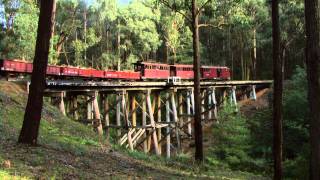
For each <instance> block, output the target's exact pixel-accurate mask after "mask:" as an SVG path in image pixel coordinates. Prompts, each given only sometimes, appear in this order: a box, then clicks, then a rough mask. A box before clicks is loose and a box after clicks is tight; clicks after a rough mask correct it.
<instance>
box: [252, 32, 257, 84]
mask: <svg viewBox="0 0 320 180" xmlns="http://www.w3.org/2000/svg"><path fill="white" fill-rule="evenodd" d="M252 43H253V48H252V79H253V80H256V79H257V77H256V76H257V30H256V28H255V27H254V28H253V42H252Z"/></svg>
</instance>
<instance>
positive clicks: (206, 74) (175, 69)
mask: <svg viewBox="0 0 320 180" xmlns="http://www.w3.org/2000/svg"><path fill="white" fill-rule="evenodd" d="M133 65H134V71H114V70H97V69H93V68H80V67H72V66H56V65H48V66H47V76H48V77H50V78H54V79H68V78H81V79H95V80H117V79H118V80H136V81H138V80H144V79H146V80H165V79H168V78H170V77H179V78H181V79H182V80H191V79H193V77H194V72H193V65H186V64H174V65H169V64H161V63H152V62H143V61H137V62H136V63H134V64H133ZM32 69H33V64H32V63H30V62H26V61H22V60H19V59H0V74H2V75H7V76H8V75H19V74H22V75H25V74H31V73H32ZM200 70H201V78H202V79H203V80H229V79H230V76H231V72H230V69H229V68H228V67H224V66H201V69H200Z"/></svg>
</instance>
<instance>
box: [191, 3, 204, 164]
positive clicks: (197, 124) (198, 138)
mask: <svg viewBox="0 0 320 180" xmlns="http://www.w3.org/2000/svg"><path fill="white" fill-rule="evenodd" d="M198 17H199V15H198V9H197V1H196V0H192V31H193V36H192V37H193V68H194V100H195V114H194V135H195V146H196V152H195V159H196V160H197V161H200V162H202V161H203V144H202V124H201V96H200V95H201V90H200V55H199V27H198Z"/></svg>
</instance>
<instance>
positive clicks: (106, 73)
mask: <svg viewBox="0 0 320 180" xmlns="http://www.w3.org/2000/svg"><path fill="white" fill-rule="evenodd" d="M104 78H106V79H118V78H119V74H118V71H110V70H106V71H104Z"/></svg>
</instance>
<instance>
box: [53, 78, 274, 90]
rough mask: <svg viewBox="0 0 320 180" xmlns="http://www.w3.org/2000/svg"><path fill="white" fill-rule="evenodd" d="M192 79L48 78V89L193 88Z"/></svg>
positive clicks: (238, 83)
mask: <svg viewBox="0 0 320 180" xmlns="http://www.w3.org/2000/svg"><path fill="white" fill-rule="evenodd" d="M272 82H273V81H271V80H258V81H202V82H201V83H200V85H201V86H202V87H209V86H211V87H231V86H249V85H271V84H272ZM191 87H193V82H192V81H182V82H180V83H175V84H169V83H167V82H165V81H163V82H156V81H155V82H152V81H79V80H78V81H77V80H48V81H47V91H50V90H68V91H72V90H75V91H79V90H82V91H88V90H102V91H103V90H117V89H131V90H134V89H136V90H139V89H172V88H177V89H179V88H191Z"/></svg>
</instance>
